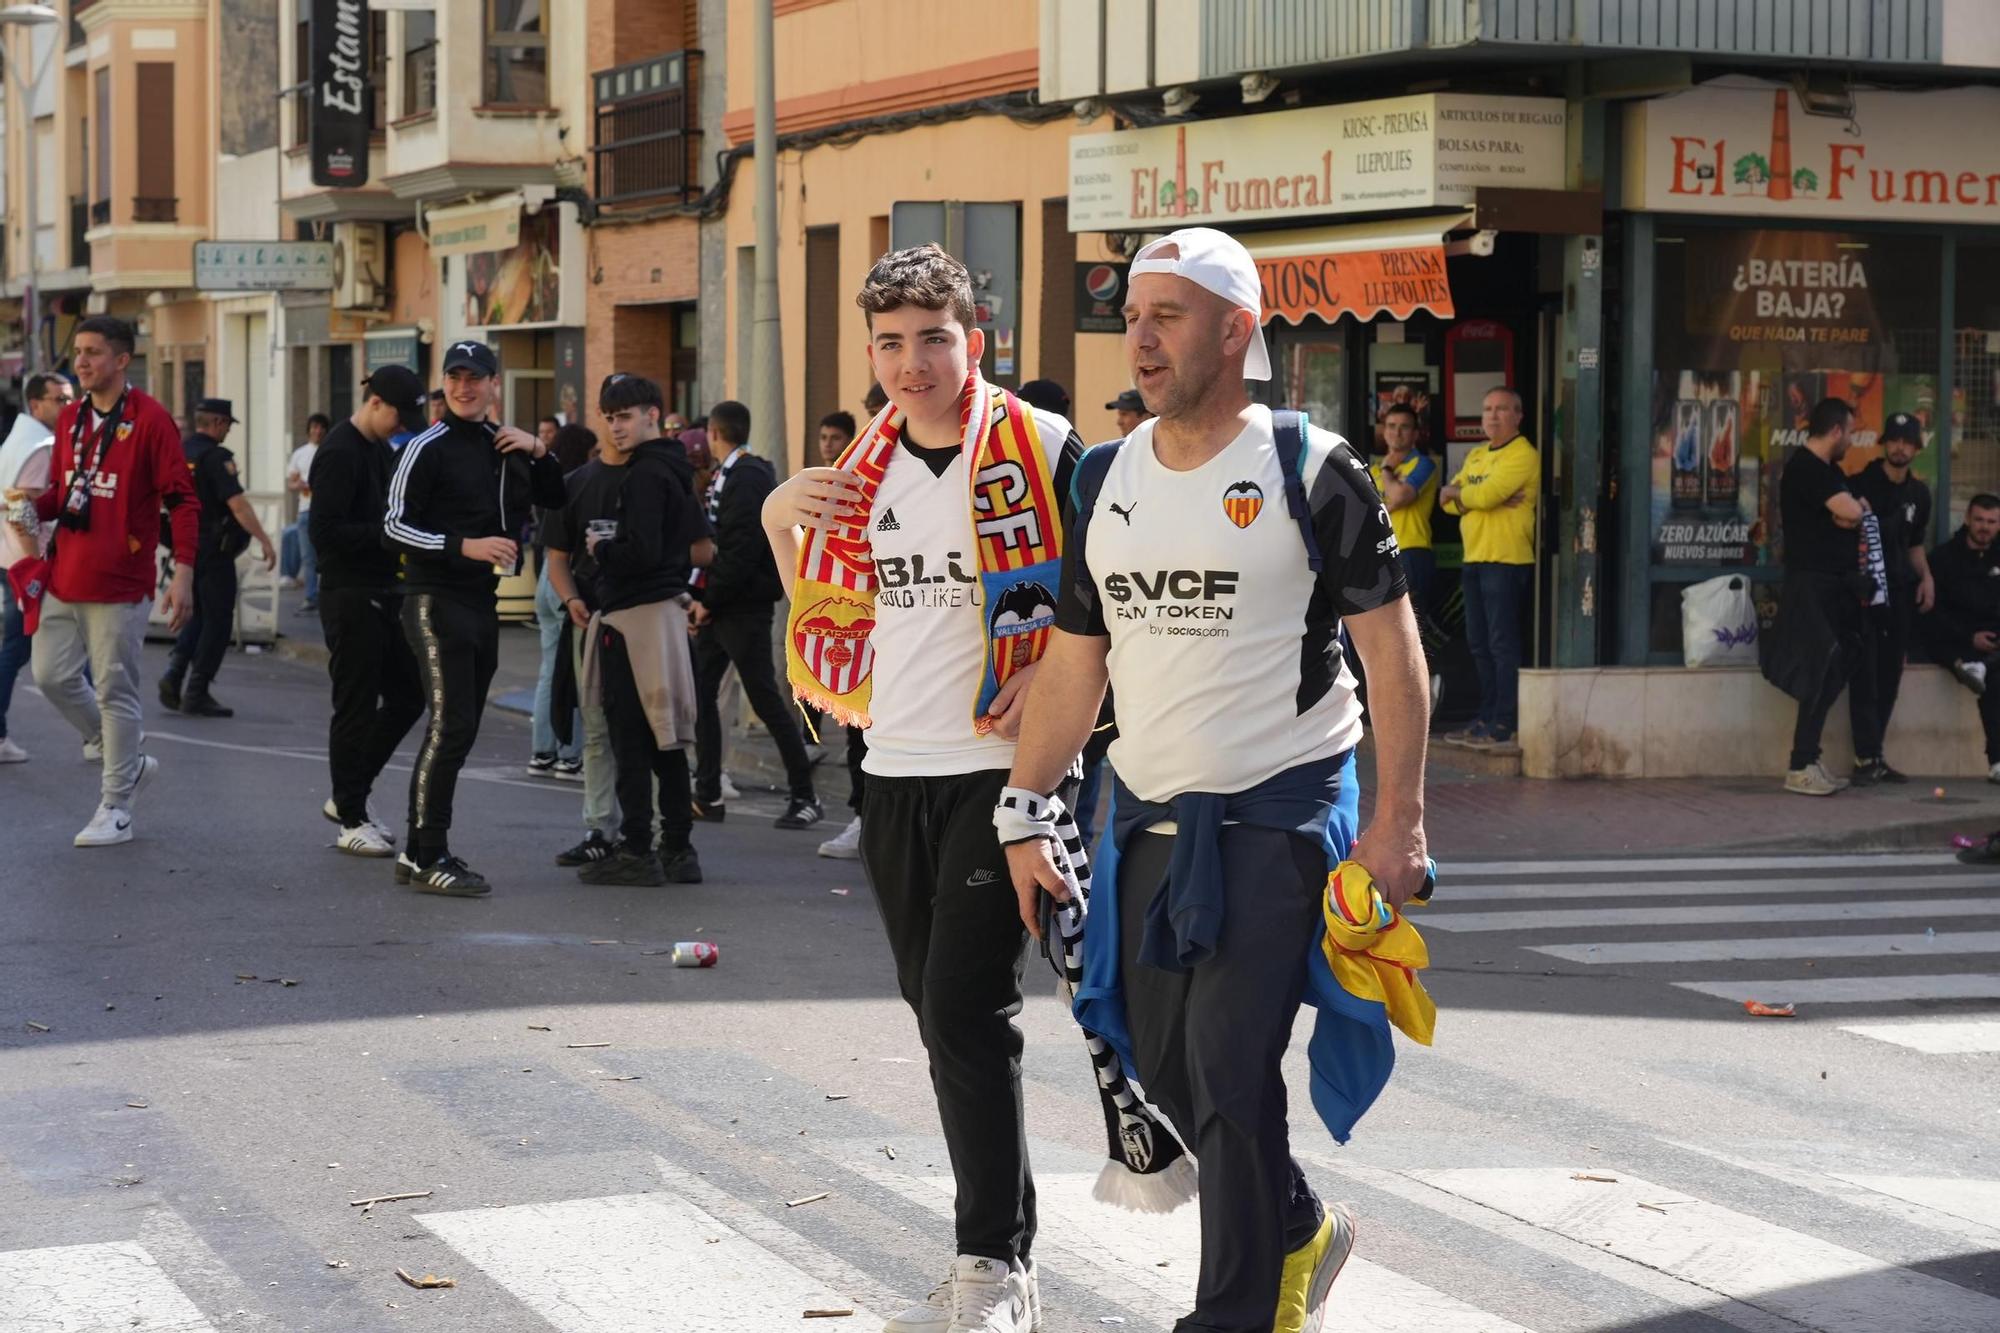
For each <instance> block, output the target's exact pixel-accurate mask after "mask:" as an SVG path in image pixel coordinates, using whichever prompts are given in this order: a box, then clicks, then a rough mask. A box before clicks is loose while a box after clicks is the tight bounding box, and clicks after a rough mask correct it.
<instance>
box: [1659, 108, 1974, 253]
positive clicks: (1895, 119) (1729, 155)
mask: <svg viewBox="0 0 2000 1333" xmlns="http://www.w3.org/2000/svg"><path fill="white" fill-rule="evenodd" d="M1625 125H1626V131H1625V132H1626V160H1627V162H1628V164H1631V165H1633V166H1634V167H1635V168H1636V169H1633V170H1629V171H1628V172H1627V173H1626V177H1625V179H1626V200H1625V202H1626V205H1627V206H1628V207H1631V208H1640V209H1650V210H1653V211H1656V212H1674V213H1733V214H1752V215H1756V216H1761V217H1798V218H1808V217H1820V218H1853V219H1859V220H1863V221H1890V220H1894V221H1908V222H1986V223H1991V222H2000V138H1996V137H1995V136H1994V135H1992V134H1989V133H1986V132H1985V129H1986V128H1987V127H1991V126H1994V125H2000V89H1994V88H1954V89H1948V90H1944V91H1940V92H1928V93H1893V92H1870V91H1866V90H1859V91H1856V92H1855V93H1854V115H1853V118H1852V119H1851V120H1850V119H1849V118H1848V117H1846V116H1815V115H1807V114H1806V112H1805V108H1804V107H1803V106H1801V105H1800V103H1799V99H1798V97H1797V95H1796V94H1795V93H1793V91H1792V90H1791V88H1790V87H1789V86H1788V85H1781V84H1775V83H1764V82H1761V81H1752V80H1747V79H1745V80H1734V79H1732V80H1730V81H1728V82H1726V83H1717V84H1710V85H1706V86H1704V87H1700V88H1696V89H1693V90H1691V91H1689V92H1685V93H1676V94H1675V95H1673V96H1671V97H1663V98H1659V99H1658V100H1655V101H1651V102H1642V103H1639V104H1638V105H1636V106H1633V107H1631V108H1628V110H1627V112H1626V120H1625Z"/></svg>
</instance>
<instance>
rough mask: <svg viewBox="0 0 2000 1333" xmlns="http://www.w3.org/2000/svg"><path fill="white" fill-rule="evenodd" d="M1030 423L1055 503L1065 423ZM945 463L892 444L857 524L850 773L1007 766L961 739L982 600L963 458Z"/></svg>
mask: <svg viewBox="0 0 2000 1333" xmlns="http://www.w3.org/2000/svg"><path fill="white" fill-rule="evenodd" d="M1034 418H1035V426H1036V429H1037V431H1038V432H1039V433H1040V435H1041V442H1042V448H1043V449H1044V450H1045V451H1046V453H1047V456H1048V460H1049V468H1050V472H1051V475H1052V478H1053V480H1054V481H1055V483H1056V487H1057V492H1058V494H1061V493H1063V491H1064V490H1065V488H1067V486H1068V485H1069V469H1068V468H1067V467H1063V468H1061V470H1060V472H1058V470H1057V469H1058V467H1059V465H1060V464H1061V462H1062V458H1063V443H1064V441H1065V440H1067V439H1068V438H1069V434H1070V427H1069V422H1067V421H1065V420H1064V419H1063V418H1061V417H1059V416H1057V415H1056V414H1055V413H1053V412H1043V411H1040V410H1035V411H1034ZM949 453H950V461H949V463H948V464H947V465H946V466H945V468H944V470H943V471H942V472H936V471H933V470H932V466H931V464H930V462H928V461H927V460H926V459H925V458H924V457H922V456H921V455H919V454H917V453H914V452H912V451H911V449H910V448H908V447H907V446H906V445H898V446H897V449H896V453H895V455H894V457H893V458H891V460H890V462H889V470H888V472H887V474H886V475H885V476H884V477H883V478H882V486H881V488H880V489H879V490H878V491H877V492H876V493H875V506H874V510H873V512H872V513H871V514H870V517H869V533H868V540H869V544H870V546H871V548H872V550H873V553H874V557H875V579H876V590H875V629H874V631H873V633H871V634H870V635H869V644H870V646H871V647H872V648H873V650H874V653H875V666H874V684H873V688H872V690H871V693H870V702H869V715H870V716H871V717H872V718H873V725H872V726H870V727H869V728H868V756H867V758H865V759H863V760H862V762H861V767H862V768H863V769H864V770H865V771H867V772H869V773H873V774H875V775H876V776H878V777H942V776H948V775H951V774H956V773H977V772H980V771H981V770H984V769H989V768H1010V767H1012V766H1013V763H1014V743H1013V742H1012V741H1007V740H1002V739H1000V737H999V736H998V735H995V734H993V733H991V732H989V733H987V734H986V735H984V736H981V735H978V734H977V733H976V732H974V731H973V729H972V710H973V706H974V705H975V704H976V703H977V702H978V697H979V683H980V680H981V679H982V674H981V673H982V672H983V670H984V667H985V651H986V638H985V633H984V624H985V622H984V619H983V616H984V611H983V609H982V604H983V602H984V598H983V597H982V595H981V593H980V588H979V555H978V548H977V547H976V546H975V545H974V544H973V533H972V502H971V494H972V491H971V485H970V482H969V480H968V479H967V477H966V475H965V455H964V452H963V450H962V449H961V448H960V447H959V446H957V445H955V444H954V445H953V446H952V447H951V449H950V451H949ZM939 454H940V457H942V455H943V450H942V449H940V450H939ZM1050 592H1051V594H1052V595H1053V592H1054V589H1050Z"/></svg>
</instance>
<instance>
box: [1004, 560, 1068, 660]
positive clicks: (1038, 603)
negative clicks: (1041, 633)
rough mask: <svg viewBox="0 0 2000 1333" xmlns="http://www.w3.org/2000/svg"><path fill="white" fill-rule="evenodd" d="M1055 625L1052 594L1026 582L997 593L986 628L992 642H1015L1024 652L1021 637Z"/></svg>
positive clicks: (1025, 645) (1024, 641) (1043, 588)
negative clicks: (1001, 640) (1011, 640)
mask: <svg viewBox="0 0 2000 1333" xmlns="http://www.w3.org/2000/svg"><path fill="white" fill-rule="evenodd" d="M1055 623H1056V597H1055V594H1054V593H1052V592H1050V591H1049V590H1048V588H1046V587H1045V586H1043V585H1042V584H1040V583H1037V582H1035V581H1033V580H1029V581H1027V582H1023V583H1017V584H1015V585H1014V586H1013V587H1011V588H1009V589H1007V591H1005V592H1003V593H1001V594H1000V596H999V598H998V600H996V601H995V602H994V604H993V615H992V618H991V619H990V620H989V621H988V622H987V627H988V629H989V630H990V631H991V633H992V636H993V637H994V638H995V639H1018V640H1019V646H1020V647H1021V648H1022V649H1024V650H1025V649H1026V647H1027V639H1026V638H1025V637H1024V636H1026V635H1029V634H1032V633H1034V632H1035V631H1036V630H1038V629H1047V628H1048V627H1049V626H1050V625H1053V624H1055ZM1018 665H1026V664H1025V663H1020V664H1018Z"/></svg>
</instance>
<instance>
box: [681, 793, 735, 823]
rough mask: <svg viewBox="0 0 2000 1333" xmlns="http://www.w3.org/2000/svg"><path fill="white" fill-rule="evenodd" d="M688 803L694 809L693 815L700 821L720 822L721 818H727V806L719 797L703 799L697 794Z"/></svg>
mask: <svg viewBox="0 0 2000 1333" xmlns="http://www.w3.org/2000/svg"><path fill="white" fill-rule="evenodd" d="M689 804H690V805H691V806H692V807H693V809H694V817H695V818H696V819H697V820H699V821H700V822H701V823H704V824H720V823H721V822H722V821H723V820H725V819H727V818H729V807H728V806H725V805H724V804H723V803H722V802H721V801H720V800H719V799H718V800H713V801H704V800H702V799H701V797H699V796H697V797H695V798H694V799H693V800H692V801H691V802H689Z"/></svg>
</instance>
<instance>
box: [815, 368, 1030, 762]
mask: <svg viewBox="0 0 2000 1333" xmlns="http://www.w3.org/2000/svg"><path fill="white" fill-rule="evenodd" d="M959 424H960V432H961V440H960V444H961V448H962V449H963V450H964V454H965V463H966V467H965V471H966V476H967V478H968V479H969V481H970V494H969V496H968V497H967V502H968V504H969V505H970V506H971V512H972V530H973V537H974V544H975V545H976V546H977V547H978V548H979V583H980V599H981V600H980V610H981V618H982V621H983V627H984V637H985V640H986V663H985V670H984V671H983V672H982V674H981V678H980V685H979V694H978V697H977V698H975V699H972V700H969V701H968V702H969V704H970V706H971V709H972V725H973V730H974V731H975V732H977V733H978V734H980V735H982V736H983V735H985V734H986V733H987V732H989V731H991V730H992V729H993V722H992V719H991V718H989V717H988V716H987V709H988V708H989V707H990V706H991V705H992V703H993V698H994V696H995V695H997V694H998V693H999V692H1000V687H1001V686H1002V685H1003V684H1005V683H1006V681H1007V679H1008V677H1010V676H1012V675H1014V674H1015V673H1016V672H1018V671H1020V670H1022V669H1023V668H1025V667H1027V666H1028V665H1029V664H1030V663H1033V662H1035V661H1036V660H1038V659H1039V658H1040V657H1041V655H1042V653H1043V652H1044V651H1045V650H1046V649H1047V648H1048V643H1049V636H1050V633H1051V632H1052V630H1053V629H1054V626H1055V612H1056V597H1055V590H1056V575H1057V573H1058V572H1059V571H1060V569H1061V556H1062V519H1061V513H1060V510H1059V509H1058V507H1057V497H1056V488H1055V478H1054V476H1053V475H1052V473H1051V471H1050V468H1049V463H1048V455H1047V453H1046V452H1044V450H1043V448H1042V442H1041V436H1040V433H1039V432H1038V431H1037V430H1036V428H1035V420H1034V417H1033V416H1032V415H1031V414H1030V412H1029V410H1028V408H1027V407H1026V406H1025V405H1024V404H1022V402H1021V401H1020V400H1019V399H1017V398H1015V397H1014V395H1012V394H1010V393H1008V392H1007V391H1006V390H1005V389H999V388H993V387H990V386H989V385H987V383H986V382H985V380H983V379H982V378H980V374H979V371H978V368H977V367H975V368H974V369H973V371H972V374H971V375H970V376H969V377H968V378H967V379H966V382H965V387H964V389H963V390H962V391H961V392H960V396H959ZM904 426H905V418H904V415H903V413H902V411H901V409H899V408H898V407H897V406H896V405H895V404H894V403H890V404H889V405H888V406H887V407H885V408H883V409H882V411H881V412H880V413H879V414H877V415H876V417H875V419H874V420H873V421H871V422H869V423H868V427H867V429H865V430H863V431H862V432H861V435H860V437H859V438H858V439H856V440H855V441H854V443H853V444H851V445H849V446H848V447H847V452H845V453H843V454H842V455H841V456H840V461H839V462H838V463H837V464H835V466H837V467H840V468H843V469H845V470H847V471H849V472H852V473H853V474H854V476H855V478H856V480H857V481H858V482H859V483H860V490H861V498H860V502H859V507H858V509H857V510H856V511H855V512H853V513H851V514H849V515H848V516H847V517H846V518H845V519H844V520H843V521H842V522H840V523H839V524H837V525H832V526H828V527H825V528H808V529H806V532H805V539H804V541H802V542H801V543H800V546H799V566H798V582H797V584H796V585H795V586H794V588H793V591H792V608H791V614H790V617H789V619H788V620H787V622H786V625H785V675H786V677H787V679H788V680H789V681H790V683H791V686H792V693H793V694H795V695H797V696H798V698H800V699H801V700H803V701H805V702H806V703H809V704H811V705H813V707H815V708H817V709H819V710H820V711H822V712H825V713H830V714H832V715H833V716H834V717H835V718H838V719H839V720H840V721H841V722H843V723H845V724H847V725H848V726H856V727H866V726H868V725H869V723H870V721H871V719H870V717H869V705H870V700H871V695H872V689H873V686H872V677H873V674H874V665H875V655H874V651H873V649H872V648H871V647H870V646H869V635H870V634H871V633H872V632H873V631H874V628H875V591H876V582H875V558H874V555H873V553H872V551H871V549H870V545H869V539H868V533H869V531H870V529H869V516H870V514H871V513H872V512H873V510H874V508H875V497H876V494H877V493H878V492H879V491H880V490H881V488H882V479H883V477H885V476H886V475H887V474H888V471H889V467H890V465H891V464H892V463H893V462H894V461H895V457H896V445H897V442H898V441H899V440H901V439H902V434H903V430H904Z"/></svg>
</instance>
